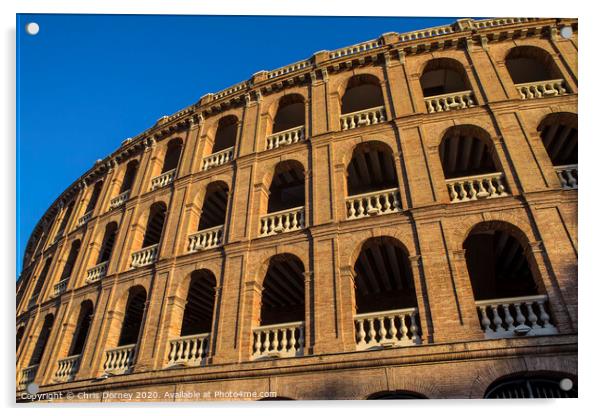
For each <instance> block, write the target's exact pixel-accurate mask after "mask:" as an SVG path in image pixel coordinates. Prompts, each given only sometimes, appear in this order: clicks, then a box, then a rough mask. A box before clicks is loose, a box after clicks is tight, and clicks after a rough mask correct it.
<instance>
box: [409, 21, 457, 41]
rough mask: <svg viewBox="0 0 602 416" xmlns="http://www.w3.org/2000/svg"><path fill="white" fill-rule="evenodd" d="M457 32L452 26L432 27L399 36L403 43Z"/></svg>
mask: <svg viewBox="0 0 602 416" xmlns="http://www.w3.org/2000/svg"><path fill="white" fill-rule="evenodd" d="M454 32H455V30H454V28H453V26H452V25H447V26H438V27H431V28H429V29H423V30H416V31H414V32H407V33H402V34H400V35H399V40H400V41H402V42H406V41H410V40H417V39H425V38H432V37H433V36H441V35H449V34H450V33H454Z"/></svg>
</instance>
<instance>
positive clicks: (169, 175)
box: [151, 169, 176, 191]
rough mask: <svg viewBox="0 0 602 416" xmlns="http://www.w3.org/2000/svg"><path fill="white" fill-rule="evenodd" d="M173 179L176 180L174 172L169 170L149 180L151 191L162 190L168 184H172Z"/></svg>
mask: <svg viewBox="0 0 602 416" xmlns="http://www.w3.org/2000/svg"><path fill="white" fill-rule="evenodd" d="M175 178H176V170H175V169H172V170H169V171H167V172H165V173H163V174H161V175H159V176H155V177H154V178H153V179H152V180H151V190H153V191H154V190H155V189H159V188H164V187H166V186H167V185H169V184H170V183H172V182H173V181H174V179H175Z"/></svg>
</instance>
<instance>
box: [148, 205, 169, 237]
mask: <svg viewBox="0 0 602 416" xmlns="http://www.w3.org/2000/svg"><path fill="white" fill-rule="evenodd" d="M166 213H167V207H166V206H165V204H164V203H163V202H156V203H154V204H153V205H152V206H151V208H150V212H149V215H148V221H147V223H146V230H145V232H144V240H143V241H142V248H146V247H150V246H154V245H155V244H159V242H160V241H161V237H162V235H163V226H164V223H165V215H166Z"/></svg>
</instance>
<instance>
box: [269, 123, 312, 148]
mask: <svg viewBox="0 0 602 416" xmlns="http://www.w3.org/2000/svg"><path fill="white" fill-rule="evenodd" d="M304 140H305V126H298V127H293V128H292V129H288V130H284V131H279V132H278V133H275V134H272V135H270V136H268V137H267V139H266V141H267V143H266V149H267V150H272V149H277V148H278V147H282V146H288V145H290V144H295V143H299V142H301V141H304Z"/></svg>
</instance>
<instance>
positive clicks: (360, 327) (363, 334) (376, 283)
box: [354, 237, 421, 350]
mask: <svg viewBox="0 0 602 416" xmlns="http://www.w3.org/2000/svg"><path fill="white" fill-rule="evenodd" d="M354 272H355V310H356V315H355V323H356V344H357V348H358V349H360V350H362V349H372V348H382V347H383V346H386V345H411V344H416V343H420V342H421V341H420V333H419V332H420V330H419V325H420V323H419V319H418V308H417V305H418V303H417V300H416V291H415V288H414V279H413V276H412V269H411V266H410V261H409V259H408V254H407V250H406V249H405V247H404V246H403V245H402V244H401V243H399V242H398V241H397V240H395V239H393V238H389V237H375V238H371V239H369V240H367V241H365V242H364V244H363V245H362V248H361V251H360V253H359V255H358V257H357V260H356V262H355V265H354Z"/></svg>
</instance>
